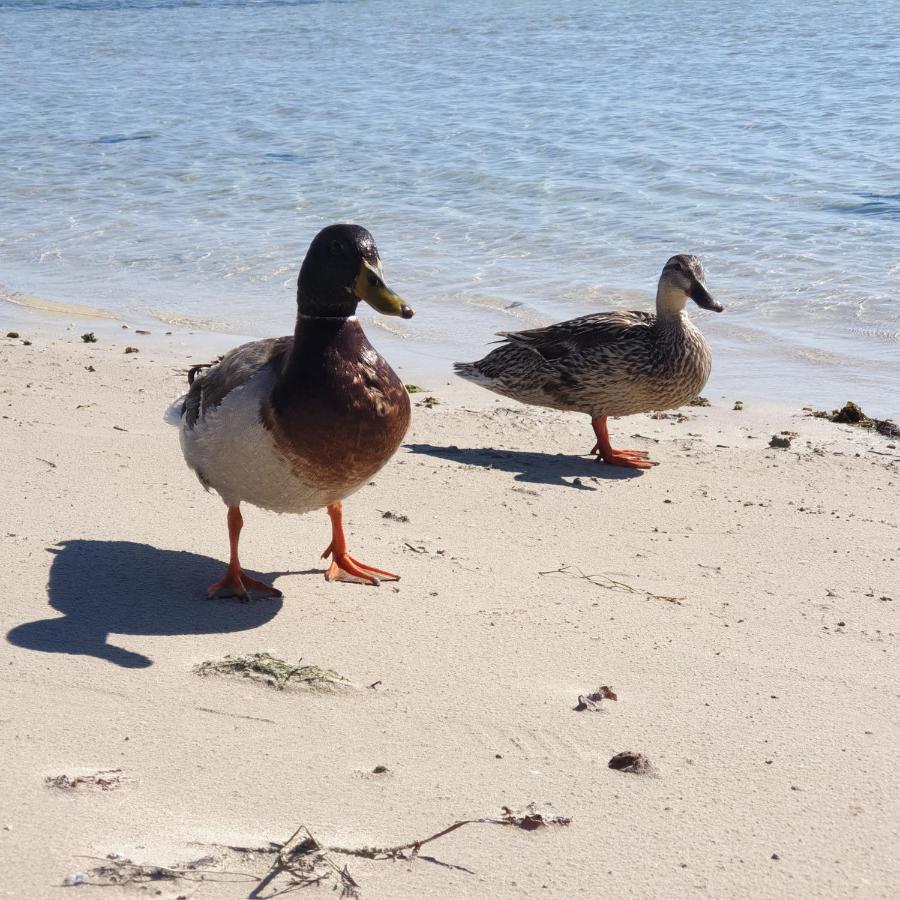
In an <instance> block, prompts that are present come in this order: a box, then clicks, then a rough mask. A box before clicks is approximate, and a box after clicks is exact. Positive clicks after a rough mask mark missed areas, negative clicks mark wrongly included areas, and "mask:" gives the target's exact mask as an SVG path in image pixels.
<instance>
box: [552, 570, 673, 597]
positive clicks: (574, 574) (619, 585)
mask: <svg viewBox="0 0 900 900" xmlns="http://www.w3.org/2000/svg"><path fill="white" fill-rule="evenodd" d="M538 575H568V576H569V577H571V578H581V579H583V580H584V581H588V582H590V583H591V584H593V585H595V586H596V587H599V588H605V589H606V590H608V591H620V592H622V593H623V594H642V595H643V596H645V597H648V598H649V599H651V600H664V601H665V602H666V603H674V604H675V605H676V606H681V605H682V602H683V600H684V597H672V596H669V595H668V594H654V593H653V591H647V590H639V589H638V588H635V587H632V586H631V585H630V584H626V583H625V582H624V581H616V579H615V578H610V577H609V576H608V575H603V574H599V575H587V574H585V573H584V572H583V571H582V570H581V569H580V568H579V567H578V566H573V565H571V564H569V563H563V564H562V565H561V566H560V567H559V568H558V569H550V570H549V571H547V572H538ZM598 578H602V579H603V580H602V581H597V580H595V579H598Z"/></svg>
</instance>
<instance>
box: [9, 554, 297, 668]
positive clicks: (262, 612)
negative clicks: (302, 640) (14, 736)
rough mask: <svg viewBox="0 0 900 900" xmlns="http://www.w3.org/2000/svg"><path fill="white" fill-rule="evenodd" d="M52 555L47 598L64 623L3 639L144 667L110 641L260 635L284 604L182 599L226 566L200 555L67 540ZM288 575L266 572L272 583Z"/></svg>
mask: <svg viewBox="0 0 900 900" xmlns="http://www.w3.org/2000/svg"><path fill="white" fill-rule="evenodd" d="M48 551H49V552H50V553H53V554H55V557H54V560H53V565H52V566H51V568H50V581H49V584H48V585H47V593H48V595H49V597H50V605H51V606H52V607H53V608H54V609H57V610H59V611H60V612H61V613H63V617H62V618H54V619H43V620H40V621H36V622H28V623H26V624H24V625H19V626H17V627H16V628H13V629H12V630H11V631H10V632H9V633H8V634H7V635H6V639H7V640H8V641H9V642H10V643H11V644H15V645H16V646H17V647H26V648H28V649H30V650H40V651H43V652H45V653H74V654H83V655H86V656H96V657H98V658H99V659H105V660H108V661H109V662H111V663H115V664H116V665H119V666H126V667H129V668H144V667H146V666H151V665H153V660H151V659H149V658H148V657H146V656H144V655H143V654H141V653H133V652H132V651H130V650H126V649H124V648H122V647H116V646H115V645H113V644H110V643H108V642H107V637H108V635H109V634H111V633H113V634H146V635H151V634H153V635H175V634H215V633H226V632H232V631H244V630H247V629H251V628H258V627H259V626H260V625H264V624H265V623H266V622H268V621H270V620H271V619H273V618H274V617H275V616H276V615H277V614H278V612H279V610H280V609H281V605H282V602H281V600H275V599H271V600H266V601H264V602H259V603H246V604H238V603H234V604H228V605H227V607H223V604H222V603H221V602H213V601H206V600H205V599H204V601H202V602H201V601H197V600H192V599H188V598H186V597H185V587H184V586H185V584H198V585H203V584H206V583H207V582H210V581H214V580H215V579H216V578H217V577H218V576H219V575H221V569H222V561H221V560H216V559H212V558H211V557H209V556H199V555H198V554H196V553H186V552H182V551H177V550H159V549H157V548H156V547H151V546H149V545H148V544H135V543H132V542H130V541H64V542H62V543H61V544H60V545H59V546H58V547H50V548H48ZM282 574H288V573H283V572H276V573H268V574H267V575H266V578H267V579H269V580H271V579H272V578H277V577H278V576H279V575H282Z"/></svg>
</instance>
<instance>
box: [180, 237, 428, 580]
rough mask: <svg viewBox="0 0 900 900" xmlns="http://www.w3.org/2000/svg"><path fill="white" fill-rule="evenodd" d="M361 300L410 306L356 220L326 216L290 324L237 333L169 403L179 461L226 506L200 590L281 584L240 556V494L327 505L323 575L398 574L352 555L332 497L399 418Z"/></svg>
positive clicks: (382, 451) (401, 409)
mask: <svg viewBox="0 0 900 900" xmlns="http://www.w3.org/2000/svg"><path fill="white" fill-rule="evenodd" d="M360 300H365V301H366V302H367V303H369V304H370V305H371V306H373V307H374V308H375V309H376V310H378V311H379V312H381V313H384V314H385V315H389V316H402V317H403V318H404V319H408V318H410V317H411V316H412V315H413V310H412V309H411V308H410V307H409V306H408V305H407V304H406V303H405V302H404V301H403V300H402V299H401V298H400V297H399V296H398V295H397V294H395V293H394V292H393V291H392V290H390V289H389V288H388V287H387V286H386V285H385V283H384V273H383V270H382V265H381V260H380V259H379V256H378V250H377V248H376V247H375V241H374V239H373V238H372V235H371V234H369V232H368V231H366V229H365V228H360V227H359V226H357V225H331V226H329V227H328V228H324V229H323V230H322V231H320V232H319V233H318V234H317V235H316V237H315V238H314V240H313V242H312V244H310V247H309V250H308V251H307V254H306V258H305V259H304V260H303V265H302V266H301V268H300V276H299V278H298V280H297V325H296V328H295V331H294V334H293V336H288V337H279V338H269V339H267V340H261V341H253V342H252V343H249V344H243V345H242V346H240V347H237V348H235V349H234V350H231V351H230V352H229V353H227V354H225V356H224V357H222V359H221V360H220V361H219V362H217V363H214V364H211V365H210V366H208V367H206V366H196V367H194V368H193V369H191V371H190V372H189V375H188V382H189V390H188V392H187V393H186V394H185V395H183V396H182V397H180V398H179V399H178V400H176V401H175V403H174V404H172V406H171V407H170V409H169V414H168V415H167V418H168V419H169V421H172V422H173V423H174V424H177V425H178V426H179V429H180V432H181V449H182V452H183V453H184V458H185V460H186V461H187V464H188V466H190V468H191V469H193V470H194V472H195V473H196V474H197V477H198V478H199V480H200V483H201V484H202V485H203V486H204V487H205V488H206V489H207V490H209V489H210V488H212V489H213V490H215V491H217V492H218V494H219V495H220V496H221V498H222V500H223V501H224V502H225V505H226V506H227V507H228V515H227V521H228V536H229V540H230V545H231V555H230V559H229V562H228V569H227V571H226V572H225V576H224V577H223V578H222V579H221V580H220V581H217V582H216V583H215V584H213V585H211V586H210V587H209V591H208V593H209V596H211V597H212V596H227V595H237V596H240V597H246V596H247V592H248V591H250V590H256V591H262V592H264V593H266V594H270V595H274V596H281V592H280V591H278V590H276V589H275V588H274V587H273V586H272V585H270V584H265V583H263V582H261V581H257V580H256V579H255V578H251V577H250V576H249V575H248V574H247V573H246V572H245V571H244V570H243V569H242V568H241V564H240V561H239V559H238V538H239V536H240V533H241V528H242V526H243V518H242V516H241V510H240V504H241V503H242V502H247V503H252V504H253V505H254V506H260V507H263V508H264V509H270V510H274V511H275V512H280V513H305V512H310V511H311V510H314V509H320V508H323V507H324V508H326V509H327V510H328V515H329V516H330V518H331V529H332V531H331V543H330V544H329V545H328V548H327V549H326V550H325V552H324V553H323V554H322V557H323V558H325V557H327V556H331V558H332V561H331V564H330V566H329V568H328V570H327V572H326V573H325V575H326V578H327V579H328V580H329V581H335V580H338V579H340V578H343V576H345V575H349V576H352V577H353V578H356V579H361V580H363V581H365V582H368V583H370V584H378V583H379V580H380V579H382V578H385V579H391V580H396V579H397V578H398V576H396V575H394V574H392V573H390V572H386V571H384V570H383V569H376V568H375V567H374V566H368V565H365V564H363V563H361V562H358V561H357V560H355V559H354V558H353V557H352V556H350V555H349V553H348V552H347V543H346V540H345V538H344V530H343V526H342V522H341V509H342V507H341V502H342V501H343V500H344V499H345V498H346V497H348V496H349V495H350V494H352V493H353V492H354V491H356V490H358V489H359V488H360V487H362V486H363V485H364V484H365V483H366V482H367V481H369V479H371V477H372V476H373V475H374V474H375V473H376V472H377V471H378V470H379V469H380V468H381V467H382V466H383V465H384V464H385V463H386V462H387V461H388V460H389V459H390V458H391V456H393V455H394V452H395V451H396V449H397V447H398V446H399V445H400V441H401V440H402V439H403V436H404V434H406V429H407V427H408V425H409V413H410V408H409V397H408V394H407V391H406V388H405V387H404V386H403V383H402V382H401V381H400V379H399V378H398V377H397V375H396V373H395V372H394V370H393V369H391V367H390V366H389V365H388V364H387V362H385V360H384V359H383V358H382V357H381V355H380V354H379V353H378V352H377V351H376V350H375V348H374V347H373V346H372V345H371V344H370V343H369V342H368V340H367V339H366V336H365V334H364V333H363V330H362V327H361V326H360V324H359V321H358V320H357V318H356V315H355V313H356V307H357V304H358V303H359V301H360Z"/></svg>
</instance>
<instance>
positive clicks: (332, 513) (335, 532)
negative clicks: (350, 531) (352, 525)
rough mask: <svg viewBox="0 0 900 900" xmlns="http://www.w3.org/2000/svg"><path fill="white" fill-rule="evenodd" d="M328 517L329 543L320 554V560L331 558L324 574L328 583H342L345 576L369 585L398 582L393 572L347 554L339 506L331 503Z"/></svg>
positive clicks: (397, 576) (398, 578)
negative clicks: (366, 563) (384, 581)
mask: <svg viewBox="0 0 900 900" xmlns="http://www.w3.org/2000/svg"><path fill="white" fill-rule="evenodd" d="M328 516H329V518H330V519H331V543H330V544H329V545H328V548H327V549H326V550H325V552H324V553H323V554H322V559H325V557H327V556H331V557H332V560H331V565H330V566H329V567H328V571H327V572H326V573H325V578H326V579H327V580H328V581H343V580H345V576H350V577H352V578H359V579H361V580H362V581H365V582H368V583H369V584H375V585H377V584H380V583H381V581H382V579H385V580H387V581H399V580H400V576H399V575H394V573H393V572H385V570H384V569H376V568H375V567H374V566H367V565H365V563H361V562H359V561H358V560H355V559H354V558H353V557H352V556H351V555H350V554H349V553H348V552H347V542H346V540H345V539H344V525H343V517H342V512H341V504H340V502H338V503H332V504H331V506H329V507H328Z"/></svg>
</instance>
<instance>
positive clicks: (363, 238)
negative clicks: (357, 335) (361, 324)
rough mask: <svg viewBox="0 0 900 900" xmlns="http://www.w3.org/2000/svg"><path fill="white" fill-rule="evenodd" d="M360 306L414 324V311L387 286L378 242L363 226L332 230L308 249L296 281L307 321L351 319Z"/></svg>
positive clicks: (301, 310) (300, 307)
mask: <svg viewBox="0 0 900 900" xmlns="http://www.w3.org/2000/svg"><path fill="white" fill-rule="evenodd" d="M360 300H365V301H366V303H368V304H369V305H370V306H372V307H373V308H374V309H376V310H378V312H380V313H384V315H386V316H402V317H403V318H404V319H410V318H412V315H413V310H412V307H410V306H408V305H407V304H406V303H405V302H404V301H403V299H402V298H401V297H400V296H398V295H397V294H395V293H394V292H393V291H392V290H391V289H390V288H389V287H388V286H387V285H386V284H385V283H384V272H383V269H382V266H381V259H380V258H379V256H378V248H377V247H376V246H375V239H374V238H373V237H372V235H371V234H369V232H368V231H366V229H365V228H361V227H360V226H359V225H329V226H328V227H327V228H323V229H322V230H321V231H320V232H319V233H318V234H317V235H316V236H315V237H314V238H313V242H312V243H311V244H310V245H309V250H307V252H306V258H305V259H304V260H303V265H302V266H301V267H300V277H299V278H298V279H297V306H298V308H299V311H300V313H302V314H303V315H305V316H352V315H353V314H354V313H355V312H356V306H357V304H358V303H359V301H360Z"/></svg>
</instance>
